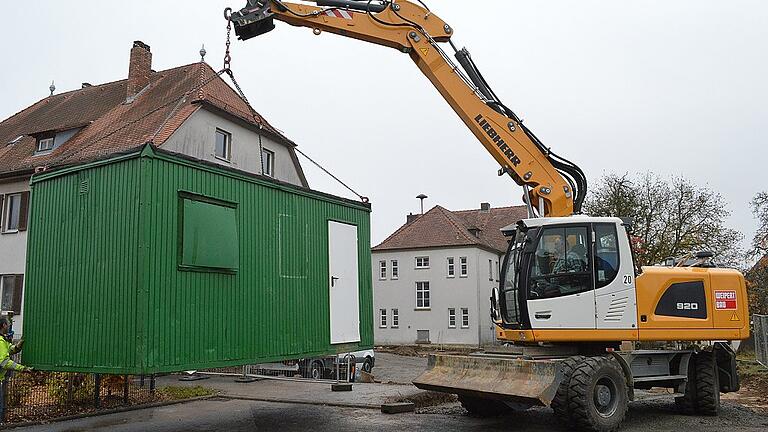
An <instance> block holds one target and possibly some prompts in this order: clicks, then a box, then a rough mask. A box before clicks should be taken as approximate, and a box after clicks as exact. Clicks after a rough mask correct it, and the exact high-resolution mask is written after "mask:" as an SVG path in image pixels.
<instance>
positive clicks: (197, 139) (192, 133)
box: [161, 108, 302, 186]
mask: <svg viewBox="0 0 768 432" xmlns="http://www.w3.org/2000/svg"><path fill="white" fill-rule="evenodd" d="M217 128H219V129H222V130H224V131H226V132H229V133H230V134H232V155H231V158H230V161H224V160H221V159H219V158H217V157H216V156H215V153H214V150H215V145H216V129H217ZM261 142H262V146H263V147H264V148H265V149H267V150H270V151H272V152H273V153H274V154H275V178H277V179H278V180H282V181H284V182H287V183H291V184H295V185H298V186H302V184H301V177H300V176H299V172H298V169H297V167H296V166H295V165H294V162H293V159H292V158H291V154H290V152H289V151H288V148H287V147H286V146H285V145H283V144H279V143H277V142H275V141H272V140H270V139H269V138H267V137H265V136H263V135H262V137H261ZM161 148H162V149H164V150H168V151H172V152H176V153H183V154H186V155H189V156H192V157H195V158H198V159H202V160H205V161H208V162H214V163H217V164H219V165H223V166H228V167H231V168H235V169H239V170H242V171H247V172H251V173H254V174H261V152H260V150H259V136H258V134H257V133H256V132H254V131H252V130H250V129H247V128H245V127H243V126H240V125H239V124H237V123H235V122H233V121H230V120H228V119H225V118H223V117H220V116H218V115H216V114H214V113H212V112H210V111H207V110H205V109H204V108H201V109H199V110H197V111H196V112H195V113H194V114H192V115H191V116H190V117H189V118H188V119H187V120H186V121H185V122H184V123H183V124H182V125H181V127H179V128H178V129H177V130H176V132H174V133H173V135H171V136H170V138H168V140H167V141H166V142H165V143H164V144H163V145H162V146H161Z"/></svg>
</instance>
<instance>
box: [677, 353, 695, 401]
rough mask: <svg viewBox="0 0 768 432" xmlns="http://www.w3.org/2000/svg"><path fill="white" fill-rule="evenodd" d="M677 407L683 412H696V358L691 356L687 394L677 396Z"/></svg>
mask: <svg viewBox="0 0 768 432" xmlns="http://www.w3.org/2000/svg"><path fill="white" fill-rule="evenodd" d="M675 407H676V408H677V411H678V412H679V413H681V414H688V415H690V414H695V413H696V359H695V356H691V359H690V361H689V362H688V381H686V383H685V394H684V395H683V396H680V397H676V398H675Z"/></svg>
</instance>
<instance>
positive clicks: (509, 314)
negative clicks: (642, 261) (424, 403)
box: [225, 0, 749, 431]
mask: <svg viewBox="0 0 768 432" xmlns="http://www.w3.org/2000/svg"><path fill="white" fill-rule="evenodd" d="M309 3H313V4H301V3H299V4H297V3H288V2H283V1H279V0H248V4H247V5H246V7H245V8H243V9H242V10H240V11H238V12H234V13H232V12H231V11H230V12H229V13H225V15H226V16H227V18H228V19H230V20H231V22H232V23H233V24H234V27H235V32H236V34H237V35H238V36H239V38H240V39H242V40H246V39H250V38H252V37H255V36H259V35H261V34H264V33H266V32H269V31H271V30H273V29H274V28H275V23H274V21H275V20H278V21H283V22H285V23H288V24H290V25H293V26H298V27H308V28H310V29H312V30H313V31H314V33H315V34H317V35H320V34H321V33H322V32H329V33H334V34H337V35H341V36H345V37H351V38H355V39H360V40H363V41H366V42H370V43H374V44H377V45H384V46H388V47H391V48H394V49H396V50H398V51H400V52H402V53H405V54H407V55H409V56H410V57H411V59H412V60H413V61H414V62H415V63H416V65H417V66H418V68H419V69H420V70H421V72H422V73H423V74H424V75H425V76H426V77H427V78H428V79H429V80H430V81H431V82H432V84H433V85H434V86H435V87H436V88H437V90H438V91H439V92H440V94H441V95H442V96H443V97H444V98H445V100H446V101H447V102H448V104H449V105H450V106H451V107H452V108H453V109H454V111H456V113H457V114H458V115H459V117H460V118H461V120H462V121H463V122H464V123H465V124H466V126H467V127H468V128H469V129H470V130H471V131H472V133H473V134H474V135H475V137H477V139H478V140H479V141H480V143H481V144H482V145H483V146H484V147H485V148H486V150H488V152H489V153H490V154H491V156H492V157H493V158H494V159H495V160H496V161H497V162H498V163H499V165H500V169H499V175H509V176H510V177H512V179H513V180H514V181H515V182H516V183H517V184H518V185H520V186H522V187H523V189H524V195H523V199H524V201H525V203H526V205H527V207H528V213H529V217H528V218H527V219H524V220H521V221H519V222H518V223H517V224H515V225H513V226H510V227H507V228H505V229H504V230H503V232H504V234H505V235H507V236H508V238H509V249H508V251H507V254H506V256H505V259H504V265H503V268H502V275H501V283H500V285H499V286H498V287H497V288H496V289H494V290H493V292H492V294H491V297H490V309H491V317H492V320H493V321H494V323H495V327H496V338H497V340H498V341H499V342H500V344H499V346H496V347H493V348H492V349H486V350H485V351H483V352H478V353H474V354H471V355H465V356H455V355H433V356H431V357H430V358H429V363H428V364H429V366H428V369H427V370H426V371H425V372H424V373H423V374H422V375H421V376H420V377H418V378H417V379H416V380H415V381H414V384H415V385H416V386H417V387H419V388H422V389H427V390H433V391H439V392H447V393H454V394H457V395H458V396H459V399H460V401H461V402H462V404H463V405H464V407H465V408H466V409H467V410H468V411H469V412H470V413H473V414H476V415H493V414H499V413H502V412H504V411H506V410H510V409H521V408H527V407H530V406H533V405H545V406H551V407H552V408H553V410H554V411H555V414H556V415H557V416H558V417H560V418H561V419H563V421H565V422H566V423H567V424H569V425H572V426H574V427H577V428H581V429H587V430H596V431H613V430H616V429H618V428H619V426H620V424H621V422H622V421H623V420H624V417H625V415H626V411H627V405H628V403H629V401H632V400H636V399H640V398H651V397H669V396H670V395H673V396H674V397H675V403H676V405H677V407H678V408H679V409H680V411H682V412H685V413H698V414H701V415H716V414H717V413H718V410H719V408H720V393H721V392H732V391H737V390H738V389H739V378H738V375H737V373H736V356H735V353H734V350H733V349H732V342H734V341H738V340H742V339H746V338H748V337H749V317H748V308H747V293H746V286H745V282H744V277H743V275H742V274H741V273H739V272H738V271H736V270H731V269H723V268H717V267H716V266H714V265H713V264H712V254H711V253H709V252H699V253H696V254H692V255H690V256H689V257H687V258H686V259H682V260H678V261H674V262H672V263H671V265H666V266H652V267H642V268H638V267H637V266H636V265H635V262H634V259H633V255H632V253H633V252H632V247H631V241H630V233H631V221H629V220H624V219H620V218H609V217H589V216H586V215H582V214H581V206H582V203H583V201H584V197H585V194H586V188H587V182H586V177H585V175H584V173H583V172H582V171H581V170H580V169H579V168H578V167H577V166H576V165H575V164H573V163H571V162H570V161H568V160H566V159H564V158H562V157H559V156H557V155H556V154H555V153H553V152H552V151H551V150H550V149H548V148H547V147H545V146H544V145H543V144H542V143H541V141H540V140H539V139H538V138H537V137H536V136H535V135H534V134H533V133H532V132H531V131H530V130H529V129H528V128H527V127H526V126H525V125H524V124H523V122H522V121H521V119H520V118H519V117H518V116H517V115H516V114H515V113H514V112H513V111H512V110H511V109H509V108H508V107H507V106H506V105H504V104H503V103H502V102H501V100H500V99H499V98H498V96H497V95H496V94H495V93H494V92H493V90H492V89H491V87H490V86H489V85H488V83H487V82H486V81H485V79H484V78H483V75H482V74H481V73H480V70H479V69H478V68H477V66H476V65H475V63H474V62H473V60H472V58H471V56H470V54H469V52H468V51H467V50H466V49H461V50H459V49H456V47H455V45H454V44H453V42H451V39H452V37H453V34H454V29H453V28H452V27H451V26H450V25H448V24H447V23H446V22H445V21H443V20H442V19H440V17H438V16H437V15H435V14H434V13H432V11H430V10H429V8H428V7H427V6H426V5H425V4H424V3H423V2H422V1H419V0H416V1H415V2H412V1H405V0H401V1H374V0H370V1H369V0H363V1H355V0H317V1H312V2H309ZM444 47H450V49H451V50H452V51H453V58H451V57H450V56H449V55H448V54H447V53H446V51H445V49H444ZM454 58H455V61H454ZM651 388H657V389H666V391H663V392H659V391H656V392H646V391H645V390H650V389H651Z"/></svg>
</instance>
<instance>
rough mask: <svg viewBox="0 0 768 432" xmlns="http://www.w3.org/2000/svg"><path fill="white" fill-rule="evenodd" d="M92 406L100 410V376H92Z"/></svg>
mask: <svg viewBox="0 0 768 432" xmlns="http://www.w3.org/2000/svg"><path fill="white" fill-rule="evenodd" d="M93 404H94V406H96V408H101V374H94V375H93Z"/></svg>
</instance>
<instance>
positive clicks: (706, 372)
mask: <svg viewBox="0 0 768 432" xmlns="http://www.w3.org/2000/svg"><path fill="white" fill-rule="evenodd" d="M719 375H720V374H719V372H718V370H717V359H716V358H715V353H714V352H712V351H702V352H700V353H698V354H697V355H696V412H697V413H698V414H702V415H709V416H716V415H717V413H718V412H719V411H720V376H719Z"/></svg>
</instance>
